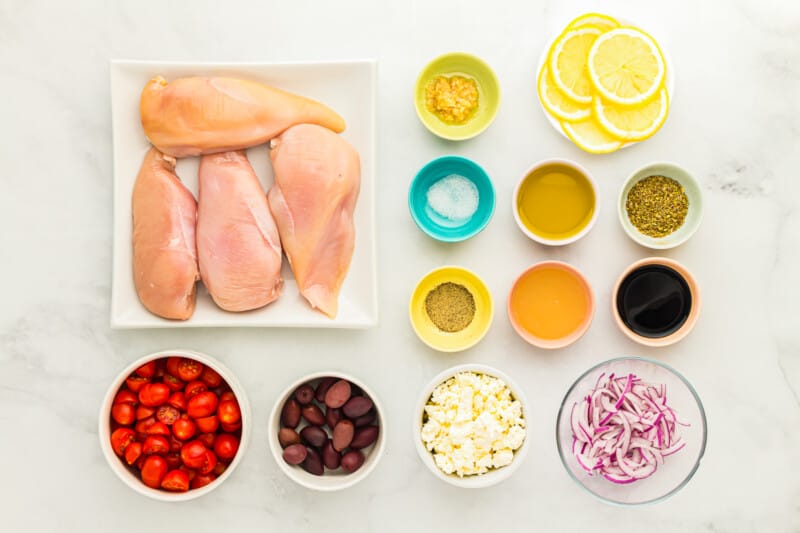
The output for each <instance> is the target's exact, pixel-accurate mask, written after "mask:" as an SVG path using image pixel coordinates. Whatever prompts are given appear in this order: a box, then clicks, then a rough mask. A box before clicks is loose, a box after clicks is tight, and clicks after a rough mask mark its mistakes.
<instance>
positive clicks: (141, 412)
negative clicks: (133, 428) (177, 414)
mask: <svg viewBox="0 0 800 533" xmlns="http://www.w3.org/2000/svg"><path fill="white" fill-rule="evenodd" d="M154 414H156V410H155V409H154V408H152V407H145V406H144V405H140V406H139V407H137V408H136V420H144V419H145V418H150V417H151V416H153V415H154Z"/></svg>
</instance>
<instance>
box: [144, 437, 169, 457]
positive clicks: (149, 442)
mask: <svg viewBox="0 0 800 533" xmlns="http://www.w3.org/2000/svg"><path fill="white" fill-rule="evenodd" d="M168 452H169V441H168V440H167V438H166V437H162V436H161V435H150V436H149V437H147V438H146V439H145V440H144V444H142V453H143V454H145V455H153V454H154V453H157V454H160V455H163V454H165V453H168Z"/></svg>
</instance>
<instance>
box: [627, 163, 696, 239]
mask: <svg viewBox="0 0 800 533" xmlns="http://www.w3.org/2000/svg"><path fill="white" fill-rule="evenodd" d="M648 176H665V177H667V178H672V179H674V180H675V181H677V182H678V183H680V184H681V185H683V190H684V191H685V192H686V196H687V197H688V199H689V211H688V212H687V213H686V220H685V221H684V222H683V225H682V226H681V227H680V228H678V229H677V230H675V231H674V232H672V233H670V234H669V235H666V236H664V237H659V238H655V237H650V236H647V235H645V234H643V233H640V232H639V230H637V229H636V227H635V226H634V225H633V224H632V223H631V221H630V219H629V218H628V211H627V209H625V202H626V201H627V199H628V193H629V192H630V190H631V188H632V187H633V186H634V185H636V183H637V182H638V181H639V180H642V179H644V178H646V177H648ZM617 211H618V213H619V221H620V223H621V224H622V229H624V230H625V233H627V234H628V236H629V237H630V238H631V239H633V240H634V241H636V242H637V243H639V244H641V245H642V246H645V247H647V248H652V249H654V250H666V249H668V248H675V247H676V246H678V245H680V244H683V243H684V242H686V241H687V240H689V237H691V236H692V235H694V233H695V231H697V228H698V227H700V221H701V220H702V219H703V192H702V190H701V188H700V184H699V183H698V182H697V180H696V179H695V178H694V176H692V175H691V174H690V173H689V172H688V171H687V170H686V169H684V168H682V167H680V166H678V165H676V164H675V163H664V162H660V163H650V164H649V165H645V166H643V167H641V168H640V169H638V170H636V171H635V172H634V173H633V174H631V175H630V176H629V177H628V179H627V180H625V183H623V184H622V189H620V191H619V202H618V205H617Z"/></svg>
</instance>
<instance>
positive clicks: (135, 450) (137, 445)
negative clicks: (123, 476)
mask: <svg viewBox="0 0 800 533" xmlns="http://www.w3.org/2000/svg"><path fill="white" fill-rule="evenodd" d="M141 456H142V443H141V442H131V443H130V444H128V447H127V448H125V462H126V463H128V464H129V465H133V463H135V462H136V461H138V460H139V457H141Z"/></svg>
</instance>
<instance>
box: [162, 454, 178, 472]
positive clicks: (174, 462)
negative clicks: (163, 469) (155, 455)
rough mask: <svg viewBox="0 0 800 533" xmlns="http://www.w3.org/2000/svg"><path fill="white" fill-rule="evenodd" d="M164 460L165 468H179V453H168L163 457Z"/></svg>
mask: <svg viewBox="0 0 800 533" xmlns="http://www.w3.org/2000/svg"><path fill="white" fill-rule="evenodd" d="M164 459H165V460H166V461H167V466H168V467H169V469H170V470H175V469H176V468H180V466H181V464H182V463H181V455H180V454H179V453H168V454H167V455H165V456H164Z"/></svg>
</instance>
